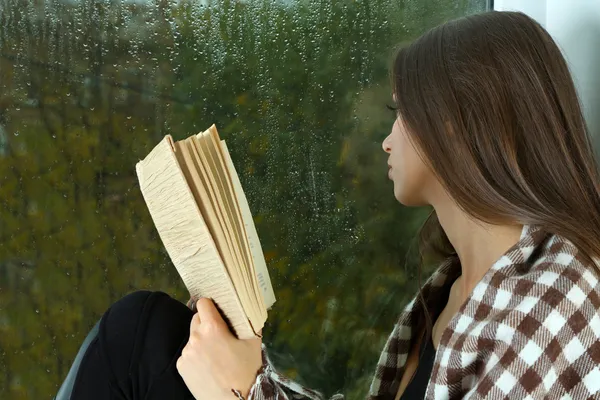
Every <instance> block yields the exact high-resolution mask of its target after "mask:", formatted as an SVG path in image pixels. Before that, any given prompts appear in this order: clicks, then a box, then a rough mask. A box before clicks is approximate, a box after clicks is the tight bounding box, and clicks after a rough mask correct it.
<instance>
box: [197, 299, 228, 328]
mask: <svg viewBox="0 0 600 400" xmlns="http://www.w3.org/2000/svg"><path fill="white" fill-rule="evenodd" d="M196 309H197V310H198V315H199V316H200V323H201V324H203V323H210V324H214V325H215V326H218V327H221V328H225V329H227V324H226V323H225V321H224V320H223V317H222V316H221V313H220V312H219V310H218V309H217V307H216V306H215V303H214V302H213V301H212V299H209V298H206V297H204V298H201V299H200V300H198V301H197V302H196Z"/></svg>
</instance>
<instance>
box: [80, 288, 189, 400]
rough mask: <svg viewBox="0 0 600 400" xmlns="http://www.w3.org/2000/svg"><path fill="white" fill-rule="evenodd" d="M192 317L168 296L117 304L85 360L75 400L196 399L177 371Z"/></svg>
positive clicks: (132, 297)
mask: <svg viewBox="0 0 600 400" xmlns="http://www.w3.org/2000/svg"><path fill="white" fill-rule="evenodd" d="M192 315H193V313H192V311H191V310H190V309H189V308H187V307H186V306H185V305H184V304H183V303H181V302H179V301H177V300H175V299H173V298H171V297H170V296H169V295H167V294H166V293H163V292H150V291H138V292H134V293H131V294H128V295H127V296H125V297H123V298H122V299H120V300H119V301H117V302H116V303H114V304H113V305H112V306H111V307H110V308H109V309H108V310H107V311H106V312H105V314H104V315H103V316H102V319H101V320H100V323H99V326H98V333H97V335H96V337H95V338H94V339H93V340H92V341H91V342H90V344H89V347H88V348H87V350H86V351H85V353H84V354H85V355H84V356H83V358H82V359H81V363H80V365H79V368H78V371H77V374H76V375H75V376H76V378H75V381H74V382H75V383H74V384H73V389H72V393H71V397H70V400H94V399H102V400H142V399H143V400H164V399H173V400H193V399H194V397H193V396H192V394H191V393H190V392H189V390H188V389H187V387H186V386H185V384H184V382H183V379H182V378H181V376H180V375H179V373H178V372H177V368H176V362H177V359H178V357H179V356H180V355H181V351H182V349H183V347H184V346H185V344H186V343H187V340H188V337H189V329H190V322H191V319H192Z"/></svg>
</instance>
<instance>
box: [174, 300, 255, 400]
mask: <svg viewBox="0 0 600 400" xmlns="http://www.w3.org/2000/svg"><path fill="white" fill-rule="evenodd" d="M196 308H197V310H198V313H197V314H194V316H193V318H192V322H191V324H190V338H189V340H188V342H187V344H186V345H185V347H184V348H183V351H182V352H181V357H179V359H178V360H177V371H179V374H180V375H181V377H182V378H183V381H184V382H185V384H186V386H187V387H188V389H189V390H190V392H191V393H192V394H193V395H194V397H195V398H196V400H220V399H223V400H235V398H236V397H235V394H234V393H233V392H232V391H231V389H236V390H239V391H240V393H241V394H242V395H243V396H244V398H246V399H247V398H248V394H249V392H250V389H251V388H252V385H253V384H254V381H255V379H256V374H257V373H258V370H259V369H260V368H261V366H262V353H261V344H262V340H261V339H260V338H255V339H247V340H240V339H237V338H236V337H235V336H234V335H233V334H232V333H231V332H230V331H229V328H228V327H227V324H226V323H225V321H223V318H222V317H221V314H219V311H218V310H217V308H216V307H215V304H214V303H213V301H212V300H211V299H206V298H202V299H200V300H198V302H197V303H196Z"/></svg>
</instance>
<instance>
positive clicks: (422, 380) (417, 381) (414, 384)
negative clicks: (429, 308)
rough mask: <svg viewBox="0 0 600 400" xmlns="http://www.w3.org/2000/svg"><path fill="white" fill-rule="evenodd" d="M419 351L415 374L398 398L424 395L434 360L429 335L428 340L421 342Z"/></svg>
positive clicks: (433, 350) (409, 399)
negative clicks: (419, 355)
mask: <svg viewBox="0 0 600 400" xmlns="http://www.w3.org/2000/svg"><path fill="white" fill-rule="evenodd" d="M420 353H421V357H420V358H419V365H418V366H417V370H416V371H415V375H414V376H413V378H412V380H411V381H410V382H409V384H408V386H407V387H406V390H405V391H404V393H402V396H401V397H400V400H416V399H423V398H424V397H425V390H426V389H427V384H428V383H429V378H430V377H431V370H432V369H433V362H434V360H435V347H433V340H432V338H431V336H430V337H429V340H425V341H423V343H422V344H421V350H420Z"/></svg>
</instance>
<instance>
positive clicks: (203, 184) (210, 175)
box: [176, 136, 254, 319]
mask: <svg viewBox="0 0 600 400" xmlns="http://www.w3.org/2000/svg"><path fill="white" fill-rule="evenodd" d="M194 141H195V137H193V136H192V137H190V138H188V139H186V140H185V141H182V142H177V143H176V146H177V145H180V146H182V147H183V146H185V149H186V151H185V152H182V154H184V157H185V158H186V160H185V161H186V163H187V164H188V169H189V170H190V174H191V175H192V176H194V183H193V186H196V187H197V188H198V191H199V192H204V193H205V194H206V195H207V196H205V197H200V198H197V200H196V201H197V202H199V203H200V202H202V203H203V204H204V207H205V208H206V210H207V211H209V212H208V213H207V214H206V215H204V214H203V215H204V217H205V219H210V220H211V221H214V222H215V224H214V226H215V227H216V228H217V229H215V236H213V239H214V241H215V244H216V246H217V249H218V250H219V252H220V253H221V254H222V257H223V262H224V264H225V268H226V269H227V271H228V272H229V276H230V277H231V280H232V282H233V285H234V287H235V289H236V291H237V294H238V297H239V299H240V301H241V303H242V306H243V308H244V311H245V312H246V316H247V317H248V318H250V317H251V316H252V315H253V313H254V308H253V306H252V303H253V298H252V295H251V293H252V292H251V291H250V288H249V287H244V282H245V280H247V279H246V278H245V274H244V273H243V270H241V269H240V263H241V261H240V260H239V259H238V258H239V257H236V253H239V251H237V249H236V247H237V244H236V243H234V242H233V240H232V238H231V236H232V235H231V227H230V225H231V224H230V223H229V221H228V218H229V217H228V215H227V212H226V211H225V210H224V207H223V204H222V203H223V201H222V199H221V193H220V191H219V188H218V187H217V185H216V183H215V181H214V172H212V170H210V168H209V167H208V165H207V160H206V155H205V154H202V153H199V152H198V149H197V147H196V146H195V143H194ZM188 184H190V186H192V184H191V183H190V181H189V180H188ZM201 209H202V207H201ZM250 319H251V318H250Z"/></svg>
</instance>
